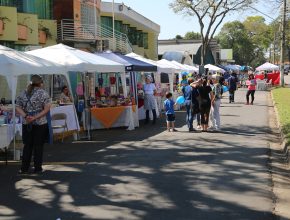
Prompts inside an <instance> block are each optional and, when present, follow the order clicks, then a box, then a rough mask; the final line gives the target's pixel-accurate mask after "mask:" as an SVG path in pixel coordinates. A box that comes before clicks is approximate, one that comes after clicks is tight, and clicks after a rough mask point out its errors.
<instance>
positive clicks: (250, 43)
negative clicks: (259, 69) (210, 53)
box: [216, 21, 265, 66]
mask: <svg viewBox="0 0 290 220" xmlns="http://www.w3.org/2000/svg"><path fill="white" fill-rule="evenodd" d="M216 38H217V40H218V43H219V44H220V45H221V47H222V48H231V49H233V52H234V53H233V58H234V60H235V61H236V63H238V64H240V65H249V66H256V65H257V64H259V63H262V62H264V61H265V57H264V48H263V47H261V46H259V45H258V44H256V43H255V41H254V40H253V34H252V33H249V31H248V30H247V29H246V27H245V25H244V23H241V22H240V21H234V22H228V23H226V24H224V26H223V27H222V29H221V31H220V33H219V34H218V35H217V37H216Z"/></svg>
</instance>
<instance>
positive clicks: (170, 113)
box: [164, 92, 177, 131]
mask: <svg viewBox="0 0 290 220" xmlns="http://www.w3.org/2000/svg"><path fill="white" fill-rule="evenodd" d="M174 105H176V103H174V101H173V100H172V93H170V92H167V93H166V100H165V101H164V110H165V114H166V122H167V131H170V128H172V131H177V130H176V129H175V128H174V122H175V114H174V108H173V106H174ZM170 125H171V127H170Z"/></svg>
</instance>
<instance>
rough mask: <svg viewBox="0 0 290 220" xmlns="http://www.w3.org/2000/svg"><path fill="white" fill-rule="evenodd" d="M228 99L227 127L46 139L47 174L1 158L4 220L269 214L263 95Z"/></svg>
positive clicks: (260, 219) (182, 219)
mask: <svg viewBox="0 0 290 220" xmlns="http://www.w3.org/2000/svg"><path fill="white" fill-rule="evenodd" d="M226 98H227V97H225V99H224V100H223V104H222V108H221V114H222V124H223V128H222V129H223V130H222V132H221V133H188V132H187V129H186V127H185V122H184V118H185V116H184V112H178V113H177V116H176V118H177V129H178V130H179V132H176V133H173V132H170V133H169V132H166V131H165V122H164V118H162V119H159V121H158V124H157V125H155V126H153V125H151V124H150V125H146V126H145V125H143V124H142V125H141V128H138V129H136V130H134V131H126V130H124V129H112V130H103V131H97V132H95V133H94V137H93V141H91V142H83V143H66V144H58V145H53V146H46V149H45V159H44V160H45V161H46V162H47V165H45V166H44V168H45V170H46V172H45V173H44V174H43V175H42V176H33V175H31V176H25V177H20V176H17V175H16V172H17V170H18V168H19V166H18V165H16V164H9V165H8V166H5V165H3V164H1V165H0V175H1V181H0V195H1V196H0V219H1V220H2V219H3V220H4V219H5V220H7V219H29V220H33V219H57V218H61V219H62V220H64V219H102V220H107V219H118V220H121V219H124V220H131V219H148V220H155V219H156V220H171V219H172V220H193V219H194V220H204V219H207V220H210V219H215V220H216V219H222V220H225V219H235V220H242V219H243V220H245V219H251V220H268V219H275V218H274V217H273V215H272V211H273V209H274V199H273V193H272V181H271V175H270V172H269V147H268V146H269V144H268V140H269V137H270V136H269V135H267V134H268V132H269V129H268V101H267V92H262V91H257V93H256V101H255V105H253V106H247V105H244V102H245V90H242V89H241V90H239V91H238V93H237V97H236V103H234V104H228V103H227V99H226Z"/></svg>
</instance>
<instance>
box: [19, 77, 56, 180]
mask: <svg viewBox="0 0 290 220" xmlns="http://www.w3.org/2000/svg"><path fill="white" fill-rule="evenodd" d="M42 87H43V80H42V78H41V76H39V75H32V76H31V83H30V85H28V87H27V90H26V91H23V92H22V93H21V94H20V95H19V96H18V97H17V99H16V111H17V112H18V113H19V114H20V115H21V116H22V117H23V125H22V138H23V144H24V147H23V156H22V164H21V169H20V170H19V172H18V173H19V174H27V173H29V167H30V161H31V158H32V154H33V159H34V173H41V172H42V171H43V169H42V161H43V145H44V143H45V141H46V140H47V138H48V133H49V132H48V124H47V119H46V114H47V113H48V112H49V110H50V106H51V102H50V98H49V95H48V93H47V92H46V91H45V90H44V89H42Z"/></svg>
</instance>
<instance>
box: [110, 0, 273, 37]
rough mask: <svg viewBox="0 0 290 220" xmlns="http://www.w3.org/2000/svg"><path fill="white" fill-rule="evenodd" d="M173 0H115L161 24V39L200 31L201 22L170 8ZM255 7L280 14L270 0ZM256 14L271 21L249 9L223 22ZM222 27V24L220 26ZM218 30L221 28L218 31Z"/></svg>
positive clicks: (271, 13) (240, 19)
mask: <svg viewBox="0 0 290 220" xmlns="http://www.w3.org/2000/svg"><path fill="white" fill-rule="evenodd" d="M107 1H108V0H107ZM173 1H174V0H115V3H122V2H123V3H124V4H125V5H127V6H128V7H131V8H132V9H133V10H134V11H136V12H138V13H140V14H142V15H143V16H145V17H146V18H148V19H150V20H152V21H153V22H155V23H157V24H159V25H160V29H161V31H160V35H159V39H161V40H163V39H171V38H175V36H176V35H181V36H184V35H185V33H186V32H189V31H194V32H199V24H198V22H197V20H196V19H195V18H191V17H184V16H183V15H179V14H175V13H174V12H173V10H172V9H171V8H169V3H171V2H173ZM265 2H266V3H265ZM254 7H255V8H257V9H258V10H259V11H262V12H263V13H265V14H267V15H269V16H270V17H273V18H275V17H276V16H277V15H278V12H276V13H275V11H277V10H274V12H273V7H271V5H269V3H268V0H266V1H263V0H261V2H260V3H259V4H257V5H255V6H254ZM254 15H261V16H263V17H265V19H266V23H270V22H271V19H270V18H269V17H266V16H264V15H263V14H260V13H259V12H257V11H254V10H249V11H247V12H242V13H239V14H236V15H231V16H229V17H226V19H225V20H224V22H223V23H225V22H229V21H234V20H238V21H241V22H243V21H244V20H245V18H246V17H248V16H254ZM221 27H222V25H221V26H220V28H221ZM218 32H219V30H218V31H217V33H218Z"/></svg>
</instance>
